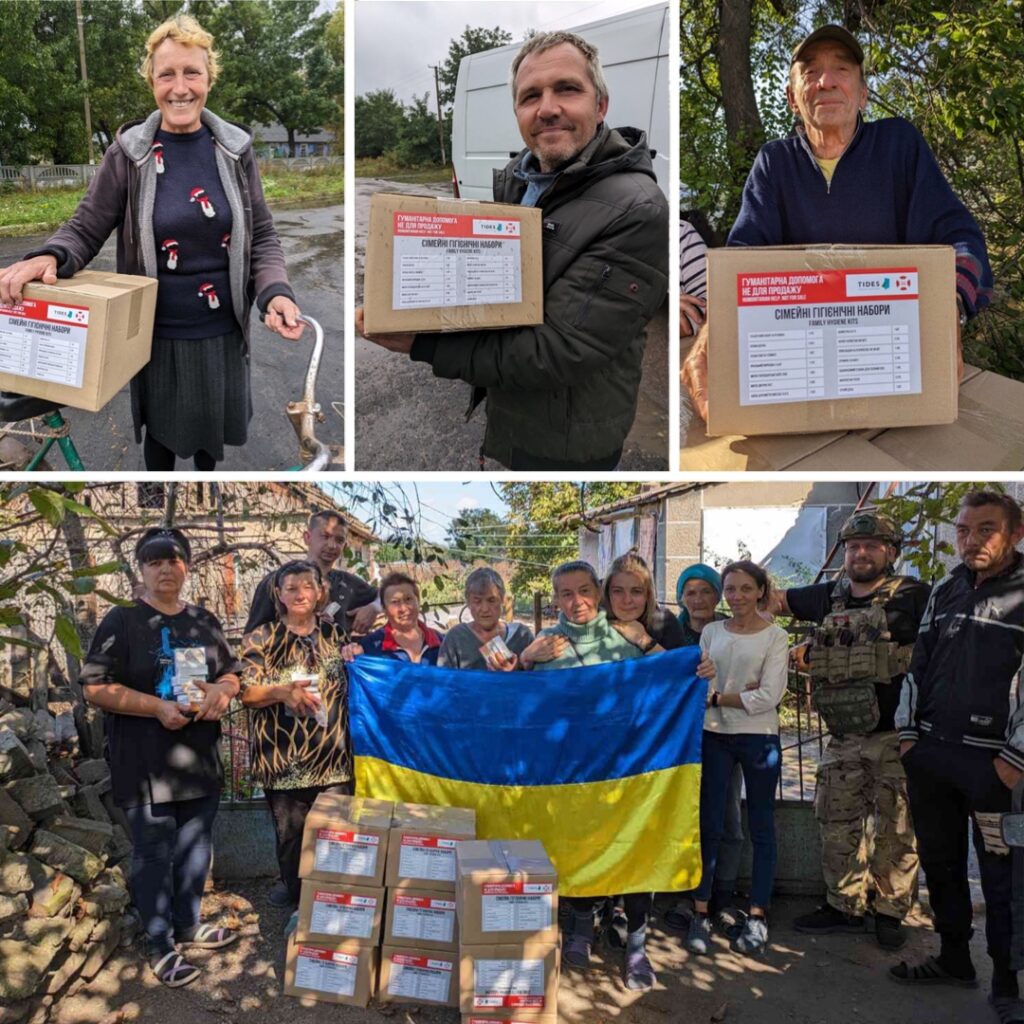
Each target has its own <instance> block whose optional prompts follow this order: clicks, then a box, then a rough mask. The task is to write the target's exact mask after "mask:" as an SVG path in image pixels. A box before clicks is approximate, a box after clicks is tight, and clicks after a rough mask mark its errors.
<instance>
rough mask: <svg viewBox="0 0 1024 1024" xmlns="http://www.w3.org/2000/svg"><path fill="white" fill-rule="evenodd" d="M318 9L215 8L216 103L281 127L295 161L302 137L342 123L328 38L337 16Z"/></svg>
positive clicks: (278, 4)
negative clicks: (219, 66)
mask: <svg viewBox="0 0 1024 1024" xmlns="http://www.w3.org/2000/svg"><path fill="white" fill-rule="evenodd" d="M317 6H318V4H317V0H249V2H248V3H244V4H237V3H236V4H225V5H220V6H217V7H215V8H214V9H213V11H212V12H211V15H210V22H211V24H210V26H209V27H210V31H211V32H213V34H214V35H215V37H216V39H217V46H218V48H219V49H220V50H221V52H222V54H223V72H222V74H221V78H220V80H219V81H218V83H217V91H216V93H214V94H213V95H214V99H215V101H216V103H217V104H218V105H219V106H220V107H221V108H222V109H223V110H224V111H225V112H226V113H227V114H228V115H229V116H231V117H235V118H237V119H240V120H242V121H246V122H248V123H262V124H269V123H273V122H276V123H277V124H280V125H281V126H282V127H283V128H284V129H285V130H286V131H287V133H288V151H289V154H290V155H291V156H295V136H296V134H307V133H311V132H315V131H319V130H321V129H322V128H323V127H324V125H330V124H332V123H335V122H336V121H337V118H338V102H337V97H338V96H340V95H341V93H342V89H343V87H344V77H345V76H344V71H343V69H342V67H341V66H340V65H339V64H338V63H337V61H336V60H335V58H334V56H333V54H332V52H331V49H330V47H329V46H328V43H327V39H326V38H325V31H326V27H327V23H328V22H329V21H330V18H331V16H330V15H329V14H321V15H316V13H315V12H316V9H317Z"/></svg>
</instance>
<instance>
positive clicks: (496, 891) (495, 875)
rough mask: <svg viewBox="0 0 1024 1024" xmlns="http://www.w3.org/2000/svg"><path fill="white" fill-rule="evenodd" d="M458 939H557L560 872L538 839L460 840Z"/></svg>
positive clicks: (476, 941) (457, 857)
mask: <svg viewBox="0 0 1024 1024" xmlns="http://www.w3.org/2000/svg"><path fill="white" fill-rule="evenodd" d="M455 861H456V872H457V875H458V888H457V890H456V897H455V898H456V908H457V910H458V915H459V933H460V940H459V941H460V942H461V943H462V945H463V946H469V945H478V944H481V943H486V944H488V945H490V944H494V943H499V942H504V943H508V942H520V941H524V940H527V939H530V940H533V941H534V942H557V941H558V873H557V872H556V871H555V866H554V864H552V863H551V861H550V860H549V859H548V855H547V853H545V852H544V847H543V846H542V845H541V844H540V843H539V842H538V841H537V840H536V839H490V840H483V839H478V840H473V841H470V842H464V843H459V845H458V847H457V848H456V851H455Z"/></svg>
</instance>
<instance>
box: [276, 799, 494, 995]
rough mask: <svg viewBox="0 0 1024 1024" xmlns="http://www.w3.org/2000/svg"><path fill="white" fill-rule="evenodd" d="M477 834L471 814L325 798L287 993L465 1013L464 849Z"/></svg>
mask: <svg viewBox="0 0 1024 1024" xmlns="http://www.w3.org/2000/svg"><path fill="white" fill-rule="evenodd" d="M475 835H476V818H475V814H474V812H473V811H471V810H464V809H462V808H458V807H430V806H426V805H422V804H393V803H391V801H386V800H371V799H368V798H365V797H350V796H340V795H331V794H321V795H320V796H319V797H318V798H317V800H316V803H315V804H314V805H313V808H312V809H311V810H310V812H309V814H308V816H307V817H306V825H305V831H304V833H303V844H302V858H301V861H300V865H299V875H300V876H301V878H302V894H301V898H300V902H299V914H298V926H297V928H296V931H295V933H294V934H293V935H292V937H291V939H290V941H289V944H288V951H287V960H286V963H285V992H286V993H287V994H288V995H293V996H299V997H304V998H312V999H314V1000H317V1001H319V1002H330V1003H346V1004H348V1005H352V1006H366V1005H367V1003H368V1002H369V1001H370V998H371V997H372V996H373V995H374V994H375V993H377V992H378V991H379V998H380V1000H381V1002H403V1003H423V1004H426V1005H433V1006H457V1005H458V989H457V983H456V981H455V977H456V974H457V960H456V952H457V949H458V938H457V935H458V933H457V927H456V920H455V846H456V844H457V843H458V842H459V840H460V839H472V837H473V836H475ZM385 883H386V888H385ZM385 914H386V922H387V923H386V927H385V928H384V929H382V922H384V920H385ZM382 930H383V932H384V948H383V950H381V949H380V948H379V943H380V939H381V934H382ZM378 963H379V965H380V985H379V989H378V985H377V967H378Z"/></svg>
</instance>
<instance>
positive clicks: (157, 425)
mask: <svg viewBox="0 0 1024 1024" xmlns="http://www.w3.org/2000/svg"><path fill="white" fill-rule="evenodd" d="M243 345H244V341H243V339H242V334H241V332H240V331H232V332H231V333H230V334H221V335H218V336H217V337H214V338H202V339H199V340H196V339H190V338H157V337H154V338H153V352H152V355H151V357H150V360H149V362H148V363H147V364H146V365H145V366H144V367H143V368H142V370H140V371H139V373H138V374H137V375H136V376H135V378H134V379H133V380H132V413H133V418H134V420H135V436H136V440H141V437H142V428H143V427H145V428H146V430H147V431H148V432H149V434H150V435H151V436H152V437H153V438H155V439H156V440H157V441H159V442H160V443H161V444H162V445H164V446H165V447H166V448H170V449H171V451H173V452H174V454H175V455H177V456H178V457H179V458H182V459H190V458H192V456H193V455H195V453H196V452H198V451H200V450H202V451H206V452H209V453H210V455H212V456H213V457H214V458H215V459H216V460H217V461H218V462H219V461H221V460H222V459H223V458H224V446H225V445H243V444H245V442H246V438H247V436H248V432H249V420H250V419H251V418H252V394H251V391H250V387H249V361H248V359H246V357H245V355H244V353H243Z"/></svg>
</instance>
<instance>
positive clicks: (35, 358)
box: [0, 270, 156, 412]
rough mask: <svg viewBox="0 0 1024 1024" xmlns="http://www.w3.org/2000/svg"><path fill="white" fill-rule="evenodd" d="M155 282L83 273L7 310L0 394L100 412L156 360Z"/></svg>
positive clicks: (37, 284) (3, 312) (2, 323)
mask: <svg viewBox="0 0 1024 1024" xmlns="http://www.w3.org/2000/svg"><path fill="white" fill-rule="evenodd" d="M155 311H156V280H155V279H154V278H151V277H136V276H133V275H131V274H110V273H103V272H100V271H96V270H82V271H79V272H78V273H77V274H75V276H74V277H72V278H68V279H66V280H61V281H58V282H57V283H56V284H43V283H42V282H41V281H33V282H32V283H31V284H28V285H26V286H25V288H24V292H23V295H22V301H21V303H20V304H19V305H17V306H3V305H0V389H2V390H4V391H14V392H16V393H18V394H22V395H33V396H35V397H36V398H45V399H47V400H48V401H52V402H56V403H58V404H60V405H70V406H72V407H74V408H75V409H87V410H88V411H89V412H99V410H100V409H102V408H103V406H105V405H106V404H107V402H109V401H110V400H111V399H112V398H113V397H114V395H116V394H117V393H118V391H120V390H121V388H123V387H124V386H125V384H127V383H128V382H129V381H130V380H131V379H132V377H134V376H135V374H137V373H138V372H139V370H141V369H142V368H143V367H144V366H145V365H146V363H148V362H149V354H150V346H151V345H152V343H153V314H154V313H155Z"/></svg>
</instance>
